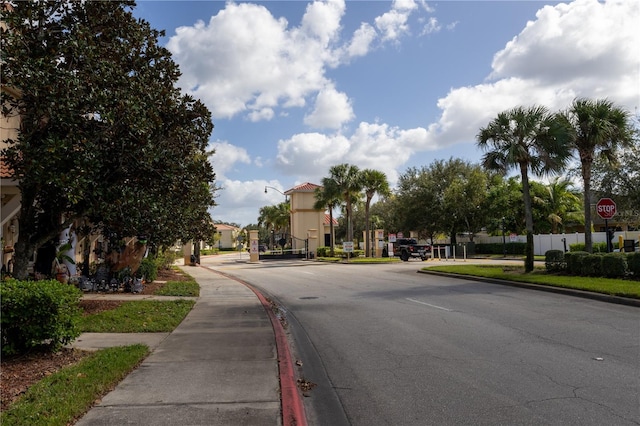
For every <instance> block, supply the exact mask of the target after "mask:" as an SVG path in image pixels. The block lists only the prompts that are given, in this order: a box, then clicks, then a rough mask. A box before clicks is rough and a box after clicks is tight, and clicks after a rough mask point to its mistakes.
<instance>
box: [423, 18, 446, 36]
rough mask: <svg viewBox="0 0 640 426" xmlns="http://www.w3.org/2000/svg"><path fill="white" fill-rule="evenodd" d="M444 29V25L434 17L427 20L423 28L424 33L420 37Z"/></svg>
mask: <svg viewBox="0 0 640 426" xmlns="http://www.w3.org/2000/svg"><path fill="white" fill-rule="evenodd" d="M441 29H442V25H440V23H439V22H438V19H437V18H434V17H433V16H432V17H431V18H429V19H428V20H427V22H426V23H425V24H424V26H423V27H422V32H421V33H420V35H426V34H431V33H437V32H439V31H440V30H441Z"/></svg>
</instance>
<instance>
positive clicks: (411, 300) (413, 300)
mask: <svg viewBox="0 0 640 426" xmlns="http://www.w3.org/2000/svg"><path fill="white" fill-rule="evenodd" d="M407 300H408V301H409V302H414V303H419V304H421V305H425V306H430V307H432V308H436V309H441V310H443V311H447V312H453V309H447V308H443V307H442V306H437V305H432V304H430V303H425V302H421V301H419V300H415V299H410V298H408V297H407Z"/></svg>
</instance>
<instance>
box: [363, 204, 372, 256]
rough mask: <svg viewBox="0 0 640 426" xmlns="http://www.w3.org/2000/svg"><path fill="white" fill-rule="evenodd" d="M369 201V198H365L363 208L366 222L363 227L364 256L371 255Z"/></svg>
mask: <svg viewBox="0 0 640 426" xmlns="http://www.w3.org/2000/svg"><path fill="white" fill-rule="evenodd" d="M370 202H371V198H367V204H366V205H365V210H364V217H365V218H366V219H365V220H366V223H365V225H364V229H365V235H366V237H365V239H364V250H365V255H364V256H365V257H371V237H370V233H371V229H370V228H369V203H370Z"/></svg>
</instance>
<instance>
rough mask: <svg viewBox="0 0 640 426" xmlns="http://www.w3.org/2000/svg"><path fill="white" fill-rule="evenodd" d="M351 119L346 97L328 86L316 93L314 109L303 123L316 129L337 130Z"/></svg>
mask: <svg viewBox="0 0 640 426" xmlns="http://www.w3.org/2000/svg"><path fill="white" fill-rule="evenodd" d="M353 118H354V113H353V108H352V107H351V102H350V101H349V98H348V97H347V95H346V94H344V93H342V92H338V91H337V90H336V89H335V88H334V87H333V86H332V85H328V86H327V87H325V88H324V89H323V90H321V91H320V93H318V96H317V98H316V104H315V108H314V110H313V111H312V112H311V114H309V115H307V116H305V118H304V123H305V124H306V125H308V126H311V127H314V128H316V129H339V128H340V127H341V126H342V124H343V123H346V122H348V121H351V120H352V119H353Z"/></svg>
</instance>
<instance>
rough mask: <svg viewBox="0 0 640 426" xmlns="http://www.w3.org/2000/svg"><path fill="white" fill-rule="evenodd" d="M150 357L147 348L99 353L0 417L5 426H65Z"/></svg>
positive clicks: (41, 383) (65, 370)
mask: <svg viewBox="0 0 640 426" xmlns="http://www.w3.org/2000/svg"><path fill="white" fill-rule="evenodd" d="M148 353H149V348H148V347H147V346H145V345H132V346H120V347H115V348H108V349H103V350H100V351H97V352H96V353H94V354H92V355H90V356H88V357H87V358H84V359H83V360H81V361H80V362H79V363H77V364H75V365H71V366H69V367H66V368H63V369H61V370H60V371H58V372H56V373H53V374H52V375H50V376H48V377H46V378H44V379H42V380H40V381H39V382H38V383H36V384H35V385H33V386H31V387H29V389H27V391H26V392H25V393H24V395H22V397H21V398H20V399H18V400H17V401H16V402H15V403H14V404H12V405H11V406H10V407H9V408H8V409H7V410H6V411H4V412H3V413H2V415H1V416H0V424H2V426H13V425H31V426H39V425H47V426H64V425H68V424H71V423H72V422H73V420H74V419H77V418H79V417H80V416H82V415H83V414H84V413H85V412H86V411H87V410H89V408H91V406H92V405H93V404H94V402H95V401H96V399H99V398H100V397H102V396H103V395H105V394H107V392H109V391H110V390H111V389H112V388H113V387H114V386H115V385H116V384H117V383H118V382H120V381H121V380H122V379H123V378H124V377H125V376H126V375H127V374H129V373H130V372H131V371H132V370H133V369H134V368H135V367H136V366H138V365H139V364H140V362H142V360H143V359H144V358H145V357H146V356H147V354H148Z"/></svg>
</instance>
